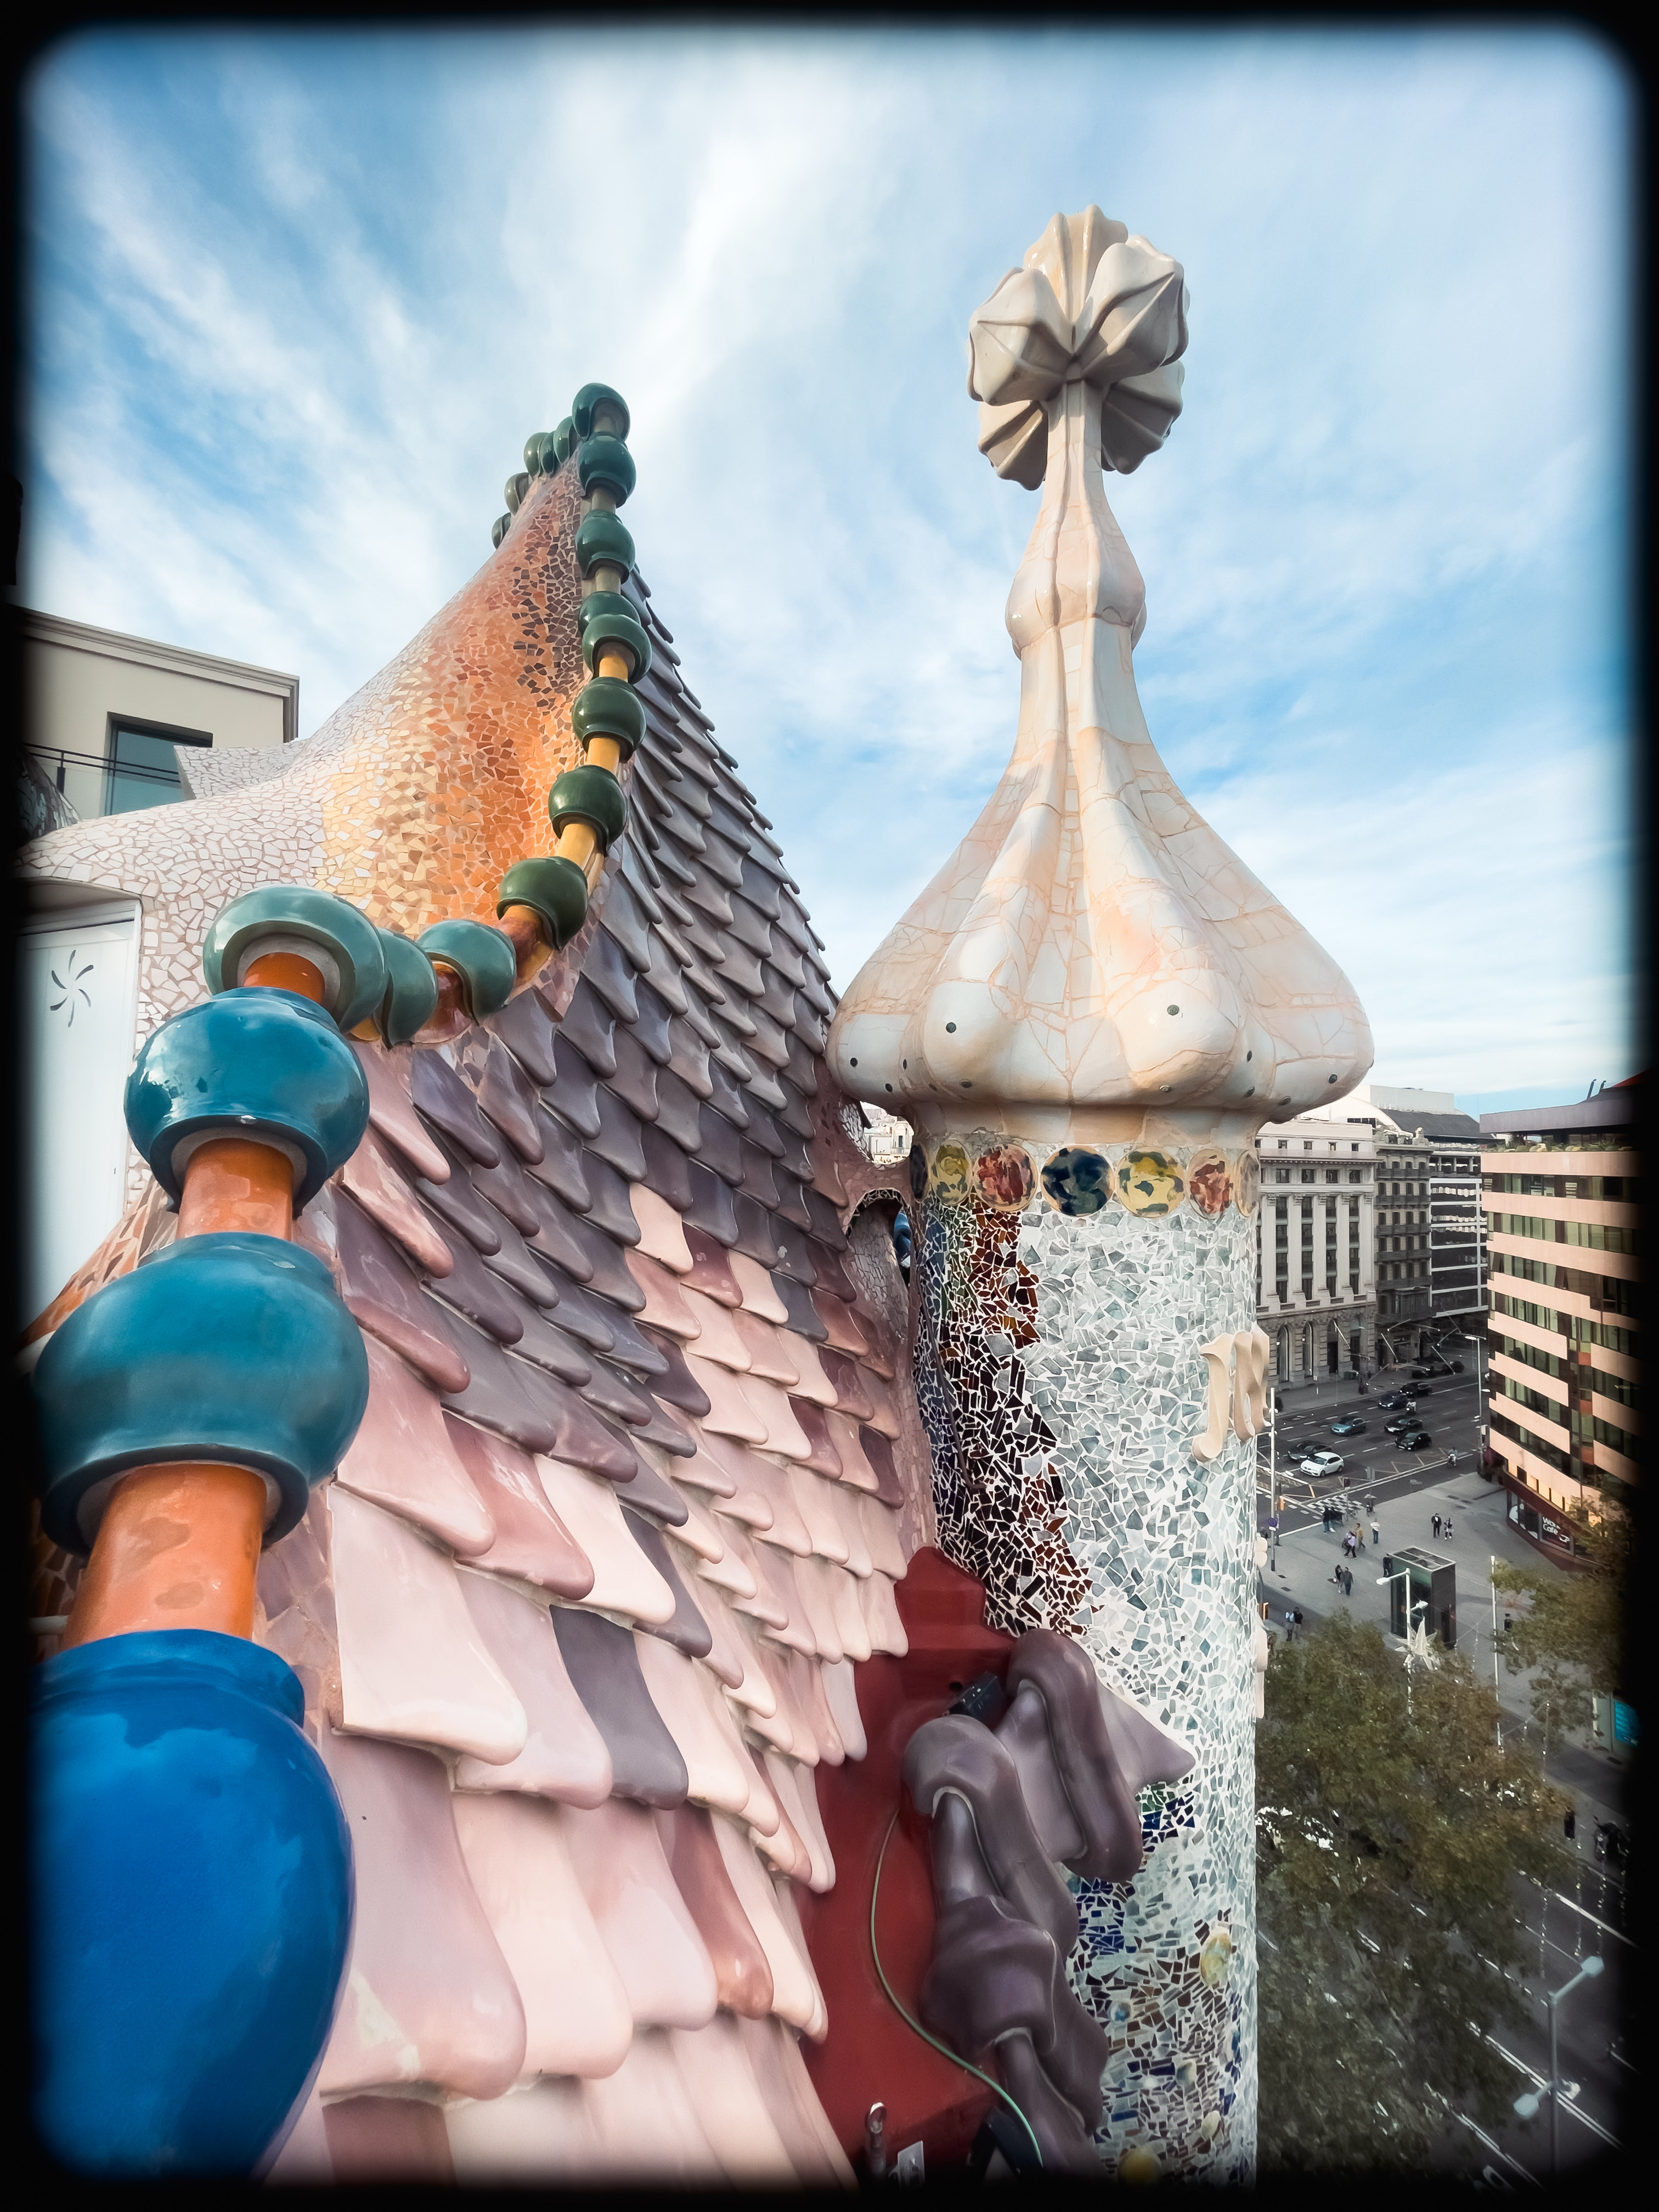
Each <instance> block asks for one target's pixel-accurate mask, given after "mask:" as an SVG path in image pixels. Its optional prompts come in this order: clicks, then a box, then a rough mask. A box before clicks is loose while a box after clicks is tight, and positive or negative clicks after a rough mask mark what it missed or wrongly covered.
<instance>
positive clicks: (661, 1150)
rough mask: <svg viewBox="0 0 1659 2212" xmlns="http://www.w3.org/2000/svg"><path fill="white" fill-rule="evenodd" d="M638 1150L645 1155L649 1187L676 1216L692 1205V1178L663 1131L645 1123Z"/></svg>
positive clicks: (674, 1146) (675, 1148) (681, 1153)
mask: <svg viewBox="0 0 1659 2212" xmlns="http://www.w3.org/2000/svg"><path fill="white" fill-rule="evenodd" d="M640 1149H641V1152H643V1153H644V1155H645V1180H646V1182H647V1185H648V1187H649V1188H651V1189H652V1190H653V1191H655V1193H656V1194H657V1196H658V1197H659V1199H661V1200H663V1202H664V1203H665V1205H667V1206H672V1207H673V1209H674V1211H675V1212H676V1213H684V1211H685V1209H686V1207H687V1206H690V1203H691V1178H690V1176H689V1175H688V1174H687V1172H686V1166H685V1154H684V1152H682V1151H681V1150H680V1147H679V1146H678V1145H677V1144H676V1143H675V1142H674V1140H673V1139H672V1138H671V1136H669V1135H668V1134H667V1133H666V1132H665V1130H663V1129H662V1128H660V1127H656V1126H654V1125H653V1123H651V1122H648V1121H647V1123H646V1125H645V1127H643V1128H642V1129H641V1131H640Z"/></svg>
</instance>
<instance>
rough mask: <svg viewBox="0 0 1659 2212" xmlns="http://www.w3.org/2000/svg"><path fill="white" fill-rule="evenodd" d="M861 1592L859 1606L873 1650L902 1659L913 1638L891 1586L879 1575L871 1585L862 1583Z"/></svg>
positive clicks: (859, 1587) (874, 1577)
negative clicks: (902, 1618)
mask: <svg viewBox="0 0 1659 2212" xmlns="http://www.w3.org/2000/svg"><path fill="white" fill-rule="evenodd" d="M858 1590H859V1603H860V1605H861V1606H862V1607H863V1608H864V1619H865V1623H866V1626H867V1627H868V1629H869V1631H870V1648H871V1650H872V1651H886V1652H890V1654H891V1655H892V1656H893V1657H894V1658H895V1659H902V1658H903V1656H904V1655H905V1653H906V1652H907V1651H908V1650H909V1649H910V1639H909V1638H908V1636H907V1635H906V1634H905V1632H904V1623H903V1622H902V1620H900V1619H899V1610H898V1606H897V1603H896V1601H895V1599H894V1596H893V1585H892V1583H890V1582H889V1580H888V1579H887V1577H886V1576H885V1575H881V1574H876V1575H872V1576H871V1577H870V1579H869V1581H868V1582H866V1583H860V1584H859V1586H858Z"/></svg>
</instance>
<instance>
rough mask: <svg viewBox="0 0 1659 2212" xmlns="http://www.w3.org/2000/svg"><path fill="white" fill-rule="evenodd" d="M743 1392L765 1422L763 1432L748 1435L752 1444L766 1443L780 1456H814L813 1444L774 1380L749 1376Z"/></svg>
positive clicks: (744, 1383) (765, 1444)
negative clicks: (768, 1381)
mask: <svg viewBox="0 0 1659 2212" xmlns="http://www.w3.org/2000/svg"><path fill="white" fill-rule="evenodd" d="M743 1395H744V1397H745V1398H746V1399H747V1400H748V1401H749V1403H750V1406H752V1407H753V1408H754V1410H755V1413H756V1414H757V1417H758V1418H759V1419H760V1420H761V1421H762V1423H763V1425H764V1434H763V1435H762V1436H759V1437H749V1438H748V1439H747V1441H748V1442H749V1443H760V1444H764V1446H765V1447H766V1449H767V1450H768V1451H774V1452H776V1453H777V1455H778V1456H779V1457H780V1458H781V1459H811V1456H812V1447H811V1443H809V1442H808V1441H807V1437H806V1431H805V1430H804V1429H803V1428H802V1427H801V1425H800V1423H799V1421H798V1420H797V1419H795V1416H794V1412H793V1408H792V1407H791V1406H790V1403H789V1401H788V1399H787V1397H785V1395H784V1394H783V1392H782V1391H781V1390H780V1389H779V1388H778V1386H777V1384H776V1383H763V1382H762V1380H761V1379H760V1377H759V1376H758V1375H747V1376H744V1381H743Z"/></svg>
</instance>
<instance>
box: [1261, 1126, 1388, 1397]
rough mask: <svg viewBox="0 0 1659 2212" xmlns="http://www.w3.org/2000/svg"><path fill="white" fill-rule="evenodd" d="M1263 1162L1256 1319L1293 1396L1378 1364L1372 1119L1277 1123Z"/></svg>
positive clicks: (1267, 1132) (1267, 1131)
mask: <svg viewBox="0 0 1659 2212" xmlns="http://www.w3.org/2000/svg"><path fill="white" fill-rule="evenodd" d="M1342 1103H1343V1104H1344V1105H1347V1104H1349V1103H1351V1102H1350V1101H1348V1100H1346V1099H1345V1100H1344V1101H1343V1102H1342ZM1257 1156H1258V1158H1260V1160H1261V1208H1260V1211H1259V1212H1258V1215H1257V1224H1258V1237H1259V1240H1260V1241H1259V1243H1258V1247H1257V1254H1256V1293H1255V1302H1256V1317H1257V1321H1258V1323H1259V1325H1260V1326H1261V1328H1262V1329H1264V1330H1265V1331H1266V1333H1267V1336H1268V1337H1269V1339H1270V1340H1271V1341H1272V1344H1273V1361H1272V1365H1273V1373H1274V1375H1275V1376H1277V1377H1278V1378H1279V1382H1280V1383H1286V1384H1289V1385H1292V1386H1294V1385H1295V1384H1297V1383H1311V1382H1313V1381H1315V1380H1316V1378H1317V1377H1318V1376H1324V1375H1337V1374H1340V1373H1343V1372H1344V1371H1346V1370H1348V1369H1350V1368H1352V1367H1355V1366H1356V1365H1357V1364H1358V1362H1359V1361H1360V1360H1364V1361H1365V1362H1367V1363H1368V1364H1370V1363H1372V1362H1374V1361H1375V1360H1376V1358H1377V1349H1376V1318H1377V1308H1376V1230H1375V1220H1374V1213H1375V1204H1376V1138H1375V1132H1374V1131H1373V1128H1372V1126H1371V1123H1370V1119H1369V1118H1366V1119H1363V1120H1356V1121H1339V1120H1334V1119H1332V1118H1330V1117H1328V1116H1316V1115H1300V1116H1298V1118H1297V1120H1295V1121H1282V1122H1278V1121H1270V1122H1269V1123H1268V1124H1267V1127H1266V1128H1264V1129H1263V1130H1262V1132H1261V1136H1260V1137H1259V1138H1258V1139H1257Z"/></svg>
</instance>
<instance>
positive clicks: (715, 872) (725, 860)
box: [702, 823, 744, 913]
mask: <svg viewBox="0 0 1659 2212" xmlns="http://www.w3.org/2000/svg"><path fill="white" fill-rule="evenodd" d="M702 848H703V849H702V864H703V866H704V867H705V868H706V869H707V870H708V872H709V874H710V875H711V876H713V877H714V880H715V881H716V883H718V884H720V886H721V887H722V888H723V889H724V890H726V891H727V892H732V893H735V892H736V891H737V890H738V886H739V885H740V884H742V882H743V852H744V848H743V847H742V846H741V845H736V844H733V843H732V841H731V839H730V838H729V837H726V836H720V834H718V833H717V832H716V830H715V829H714V826H713V825H712V823H711V824H710V825H709V826H708V827H707V828H706V829H704V831H703V833H702ZM730 910H731V902H730V900H729V899H728V901H727V912H728V913H729V912H730Z"/></svg>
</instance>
